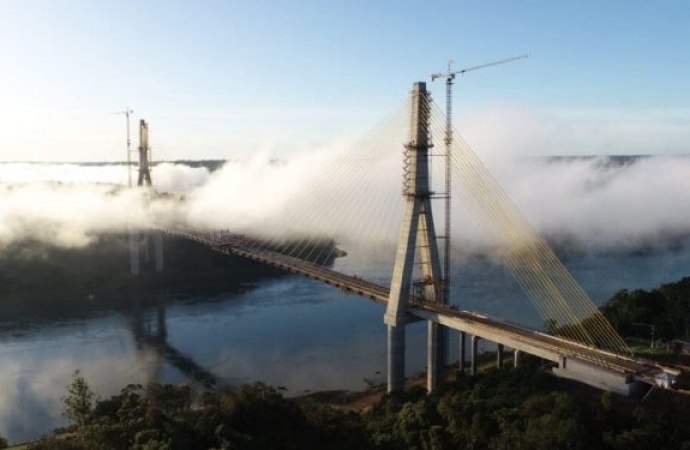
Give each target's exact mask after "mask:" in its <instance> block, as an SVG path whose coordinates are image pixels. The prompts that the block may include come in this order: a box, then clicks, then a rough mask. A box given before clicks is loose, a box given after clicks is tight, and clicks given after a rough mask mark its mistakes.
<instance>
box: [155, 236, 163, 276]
mask: <svg viewBox="0 0 690 450" xmlns="http://www.w3.org/2000/svg"><path fill="white" fill-rule="evenodd" d="M153 247H154V253H155V256H156V272H162V271H163V268H164V267H165V260H164V259H163V232H161V231H160V230H158V231H154V235H153Z"/></svg>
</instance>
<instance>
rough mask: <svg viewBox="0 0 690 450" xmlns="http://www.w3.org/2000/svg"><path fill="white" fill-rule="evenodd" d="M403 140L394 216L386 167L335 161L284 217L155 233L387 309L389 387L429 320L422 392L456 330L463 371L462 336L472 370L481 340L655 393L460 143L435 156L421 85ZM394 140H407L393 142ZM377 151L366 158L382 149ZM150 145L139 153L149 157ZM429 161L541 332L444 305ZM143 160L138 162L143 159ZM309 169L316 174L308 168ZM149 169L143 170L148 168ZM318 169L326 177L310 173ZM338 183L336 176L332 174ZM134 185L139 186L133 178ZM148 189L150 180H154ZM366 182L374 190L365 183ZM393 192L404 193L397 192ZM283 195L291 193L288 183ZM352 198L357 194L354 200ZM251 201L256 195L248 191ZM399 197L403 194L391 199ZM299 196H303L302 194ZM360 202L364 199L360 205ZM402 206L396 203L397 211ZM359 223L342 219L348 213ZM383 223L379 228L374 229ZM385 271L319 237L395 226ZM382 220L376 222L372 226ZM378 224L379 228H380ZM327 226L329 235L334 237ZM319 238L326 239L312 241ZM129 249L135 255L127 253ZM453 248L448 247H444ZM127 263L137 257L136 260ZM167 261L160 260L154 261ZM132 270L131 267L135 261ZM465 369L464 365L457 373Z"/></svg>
mask: <svg viewBox="0 0 690 450" xmlns="http://www.w3.org/2000/svg"><path fill="white" fill-rule="evenodd" d="M402 117H404V118H405V119H406V127H407V129H408V139H407V141H406V142H405V143H404V145H402V147H403V152H402V153H403V185H402V197H403V202H400V201H399V200H398V205H399V206H402V210H400V208H399V206H398V207H394V208H390V206H388V205H389V203H387V202H383V201H381V200H380V199H381V196H382V192H381V191H385V190H386V189H388V190H390V186H387V187H386V188H385V189H384V188H382V189H377V188H378V187H382V186H383V185H382V182H383V181H387V180H386V179H387V175H388V173H387V172H386V171H385V169H386V168H387V167H385V166H379V165H378V164H379V162H378V159H376V158H375V157H374V156H375V154H374V155H372V153H369V154H368V155H366V156H364V157H363V156H361V155H360V156H358V157H357V158H355V159H354V160H355V161H357V163H355V164H347V163H341V164H339V165H338V166H337V167H336V169H335V171H333V172H328V173H329V178H321V179H318V178H317V179H315V180H311V181H312V183H311V184H310V186H311V189H309V190H308V192H307V194H308V195H307V196H302V197H301V199H302V200H300V201H299V202H295V201H294V200H292V201H291V202H290V203H289V204H288V205H287V207H286V208H284V211H285V214H283V215H279V216H277V217H278V218H277V219H276V218H274V219H266V218H264V220H263V221H262V224H261V225H262V226H258V225H257V223H256V221H249V220H246V219H247V218H246V217H242V216H240V217H238V218H237V219H238V220H237V221H236V224H235V225H236V226H231V227H230V230H229V231H223V232H221V231H208V230H203V229H199V227H194V228H190V227H189V226H185V225H174V226H171V225H165V226H164V225H161V223H162V222H160V221H159V222H157V223H158V224H159V225H155V226H153V228H154V229H156V230H157V231H159V232H163V233H165V234H168V235H174V236H178V237H182V238H185V239H190V240H194V241H197V242H199V243H201V244H203V245H206V246H208V247H210V248H212V249H214V250H216V251H219V252H223V253H226V254H228V255H234V256H237V257H243V258H248V259H251V260H254V261H258V262H260V263H263V264H268V265H271V266H274V267H278V268H280V269H283V270H287V271H289V272H292V273H296V274H300V275H303V276H307V277H309V278H313V279H315V280H318V281H321V282H324V283H327V284H330V285H333V286H335V287H337V288H339V289H342V290H343V291H346V292H350V293H353V294H356V295H360V296H362V297H365V298H369V299H371V300H373V301H375V302H378V303H382V304H384V305H385V306H386V313H385V315H384V322H385V323H386V325H387V327H388V389H389V391H396V390H400V389H402V388H403V387H404V377H405V326H406V325H407V324H408V323H410V322H413V321H418V320H425V321H427V322H428V338H427V339H428V341H427V343H428V345H427V369H428V372H427V388H428V389H429V390H433V389H435V388H436V386H437V384H438V382H439V381H440V380H441V379H442V377H443V373H444V369H445V368H446V367H447V365H448V359H449V356H448V339H449V330H456V331H458V332H460V339H461V345H460V353H461V354H460V361H461V362H464V361H465V350H466V342H465V341H466V338H467V335H471V340H472V342H471V345H470V346H469V347H470V350H471V351H470V360H471V370H472V372H474V371H475V370H476V359H477V340H478V339H480V338H481V339H486V340H489V341H492V342H495V343H497V344H498V353H497V354H498V362H499V364H501V363H502V358H503V352H504V347H509V348H512V349H513V350H514V351H515V363H517V361H518V359H519V358H518V355H519V354H520V352H525V353H529V354H533V355H536V356H538V357H540V358H543V359H545V360H548V361H551V362H553V363H554V369H553V370H554V372H555V373H557V374H558V375H560V376H564V377H567V378H572V379H576V380H579V381H582V382H585V383H588V384H591V385H593V386H597V387H599V388H602V389H606V390H611V391H614V392H619V393H622V394H630V393H633V392H634V391H635V390H636V389H637V387H638V386H639V383H640V382H643V383H648V384H654V382H655V377H656V376H657V375H659V374H661V373H663V372H664V368H662V367H659V366H657V365H655V364H653V363H648V362H646V361H642V360H638V359H636V358H634V357H633V355H632V352H631V351H630V349H629V348H628V347H627V345H626V344H625V342H624V341H623V339H622V338H621V337H620V336H619V335H618V334H617V333H616V331H615V330H614V329H613V327H612V326H611V325H610V324H609V323H608V321H607V320H606V319H605V318H604V317H603V315H602V314H601V312H600V311H599V310H598V308H597V307H596V306H595V305H594V303H593V302H592V301H591V300H590V299H589V297H588V296H587V294H586V293H585V292H584V291H583V290H582V289H581V288H580V287H579V286H578V285H577V283H576V282H575V280H574V279H573V278H572V276H570V274H569V273H568V271H567V270H566V269H565V267H564V266H563V265H562V264H561V263H560V261H559V260H558V258H557V257H556V255H555V254H554V252H553V251H552V250H551V249H550V248H549V246H548V245H547V244H546V243H545V241H544V240H542V239H541V238H540V237H539V236H538V234H537V233H536V231H535V230H534V228H533V227H532V226H531V225H530V224H529V223H528V221H527V220H526V219H525V218H524V216H523V215H522V214H521V212H520V211H519V209H518V208H517V206H516V205H515V204H514V203H513V202H512V201H511V200H510V199H509V197H508V195H507V193H506V192H505V191H504V190H503V188H502V187H501V186H500V184H499V183H498V182H497V181H496V179H495V178H494V177H493V176H492V175H491V174H490V173H489V171H488V170H487V169H486V167H485V166H484V165H483V164H482V163H481V161H480V160H479V159H478V158H477V157H476V155H475V154H474V153H473V152H472V150H471V148H470V147H469V146H468V145H467V144H466V143H465V142H464V141H463V140H461V139H457V140H455V142H456V143H455V145H454V146H453V147H452V148H450V149H449V150H448V151H449V152H450V154H446V155H439V154H438V153H434V150H433V147H434V144H433V139H432V136H433V135H437V136H444V135H447V132H444V130H443V125H444V117H443V114H442V113H440V111H439V110H438V109H436V108H435V107H434V106H433V104H432V103H431V99H430V96H429V94H428V92H427V90H426V86H425V84H424V83H415V85H414V87H413V90H412V93H411V96H410V102H409V104H408V105H406V108H405V109H404V113H403V115H402ZM400 140H401V141H403V140H404V138H402V137H401V138H400ZM372 142H373V144H372V143H370V144H367V145H364V147H365V148H367V149H377V148H379V147H378V145H379V144H378V143H377V141H376V139H373V140H372ZM147 146H148V143H147V142H146V144H145V145H144V144H142V146H141V147H140V152H141V151H142V149H143V151H144V152H145V150H146V147H147ZM434 156H447V157H448V160H449V161H450V162H451V163H452V166H453V172H454V173H456V174H457V175H458V176H457V183H458V187H459V188H460V189H454V192H459V193H460V197H461V199H462V200H463V203H464V204H465V205H466V207H467V208H468V209H470V210H471V211H472V212H473V214H474V216H475V217H476V218H477V220H478V222H479V224H480V227H481V228H482V229H483V230H485V231H486V233H487V235H488V236H489V237H490V243H491V248H492V251H493V253H495V254H496V255H498V256H500V258H501V260H502V261H503V263H504V264H505V266H506V268H507V269H508V270H509V271H510V272H511V274H512V275H513V277H514V278H515V280H516V281H517V283H518V284H519V285H520V286H521V287H522V289H523V291H524V292H525V295H526V297H527V298H528V299H529V300H530V301H531V303H532V305H533V306H534V308H535V309H536V310H537V311H538V312H539V314H540V317H541V318H542V319H543V321H544V323H545V324H546V325H547V332H541V331H537V330H534V329H530V328H528V327H524V326H521V325H516V324H513V323H510V322H509V321H505V320H502V319H498V318H494V317H489V316H487V315H484V314H481V313H475V312H469V311H464V310H462V308H461V304H460V305H454V304H453V302H452V301H451V299H452V294H451V293H449V291H448V284H447V283H446V280H447V277H449V276H450V274H449V273H448V271H446V273H443V272H442V269H441V267H442V265H441V256H442V251H441V248H440V247H439V245H438V241H439V240H440V239H450V236H451V231H450V228H447V229H446V231H445V233H446V235H443V236H439V235H437V233H436V229H435V226H434V214H433V206H432V205H433V201H434V200H435V199H437V198H443V199H444V200H445V199H447V198H448V195H449V192H444V191H443V190H441V191H440V192H439V191H438V190H437V189H435V188H434V183H433V179H432V178H433V177H432V175H433V173H432V170H431V169H430V167H431V165H432V164H431V161H432V159H433V157H434ZM144 158H145V156H144ZM315 165H316V164H315ZM143 166H144V167H145V168H146V170H147V171H148V165H147V164H146V165H143ZM362 168H366V169H368V171H369V173H370V175H371V173H373V174H374V175H373V177H370V178H369V181H366V182H360V181H358V182H356V183H354V184H352V185H351V186H350V188H351V190H350V191H347V192H343V191H342V190H341V187H339V186H337V185H335V186H334V183H333V181H334V179H335V178H336V177H335V175H337V176H338V177H341V178H342V177H351V176H353V174H356V173H357V172H358V170H357V169H362ZM314 169H315V171H317V172H318V171H321V169H322V168H321V167H318V166H317V167H314ZM334 174H335V175H334ZM139 178H140V180H141V179H142V178H144V179H145V178H146V177H142V176H140V177H139ZM149 179H150V178H149ZM372 180H373V181H372ZM397 186H399V184H397ZM283 188H284V189H289V188H290V186H288V185H284V186H283ZM353 191H354V193H353ZM244 195H246V196H247V198H248V201H249V202H251V196H252V192H251V191H249V192H245V193H244ZM396 196H397V198H398V199H399V198H400V191H398V192H397V195H396ZM297 197H298V198H300V197H299V196H297ZM365 199H366V200H365ZM400 203H402V205H400ZM353 205H354V207H355V208H357V210H358V213H357V214H348V206H353ZM382 218H383V221H381V219H382ZM401 218H402V224H401V225H400V228H399V232H398V240H397V245H396V246H395V258H394V264H393V268H392V273H390V274H388V277H387V279H386V277H385V276H383V277H382V276H381V274H380V273H377V274H366V273H365V274H354V273H353V274H348V273H344V272H342V271H336V270H333V269H332V268H330V267H329V263H332V262H333V260H334V259H335V258H338V257H340V256H342V254H341V253H339V252H340V250H338V248H337V246H336V245H335V242H334V241H328V240H324V239H323V237H319V236H320V235H321V234H325V235H332V236H335V237H336V239H338V240H340V239H343V238H342V234H341V233H342V230H343V229H348V230H352V229H355V230H357V231H358V232H359V233H360V235H368V236H371V235H372V234H373V235H376V234H378V235H380V236H382V237H384V238H387V239H390V236H391V235H394V234H395V233H394V232H392V231H391V228H390V225H391V222H392V223H397V224H400V219H401ZM374 219H377V220H374ZM382 223H383V224H382ZM331 226H332V227H333V228H330V227H331ZM318 232H321V233H318ZM132 248H135V246H134V245H133V247H132ZM446 248H449V247H446ZM133 254H134V253H133ZM161 256H162V255H161ZM132 261H133V267H134V266H135V265H136V267H137V270H138V262H137V263H135V261H136V257H135V256H133V259H132ZM462 367H464V365H463V366H462Z"/></svg>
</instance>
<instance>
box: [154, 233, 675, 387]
mask: <svg viewBox="0 0 690 450" xmlns="http://www.w3.org/2000/svg"><path fill="white" fill-rule="evenodd" d="M157 229H158V230H159V231H162V232H163V233H165V234H168V235H173V236H178V237H182V238H185V239H189V240H192V241H196V242H199V243H201V244H204V245H206V246H208V247H211V248H212V249H213V250H215V251H218V252H221V253H225V254H227V255H236V256H241V257H244V258H247V259H250V260H253V261H257V262H260V263H263V264H267V265H269V266H272V267H276V268H279V269H282V270H285V271H287V272H290V273H294V274H299V275H303V276H306V277H308V278H312V279H315V280H318V281H321V282H324V283H326V284H330V285H332V286H334V287H337V288H340V289H341V290H342V291H344V292H347V293H352V294H355V295H359V296H361V297H364V298H368V299H371V300H373V301H374V302H377V303H381V304H386V303H387V302H388V296H389V292H390V289H389V288H388V287H386V286H381V285H379V284H376V283H373V282H370V281H366V280H363V279H361V278H358V277H355V276H351V275H346V274H343V273H340V272H336V271H334V270H331V269H328V268H326V267H324V266H321V265H318V264H315V263H311V262H308V261H304V260H302V259H298V258H295V257H292V256H288V255H284V254H281V253H278V252H276V251H272V250H266V249H261V248H260V242H259V241H256V240H252V239H251V238H248V237H246V236H241V235H232V234H224V233H217V232H199V231H197V230H185V229H178V228H157ZM409 305H411V306H410V307H408V313H409V314H410V321H411V322H412V321H414V320H415V318H417V319H424V320H431V321H434V322H437V323H440V324H442V325H444V326H446V327H448V328H451V329H453V330H457V331H462V332H465V333H469V334H471V335H474V336H478V337H480V338H482V339H486V340H489V341H492V342H495V343H497V344H503V345H504V346H506V347H510V348H513V349H517V350H520V351H522V352H525V353H528V354H531V355H535V356H538V357H540V358H542V359H545V360H548V361H552V362H554V363H556V364H558V365H559V366H560V367H564V366H565V361H566V360H571V361H572V360H575V361H581V362H584V363H587V364H589V365H594V366H598V367H600V368H601V369H603V370H605V371H608V372H613V373H618V374H627V375H631V376H634V377H635V378H636V379H637V380H639V381H642V382H645V383H648V384H653V383H654V376H655V375H657V374H659V373H661V372H662V369H661V368H660V367H658V366H656V365H654V364H653V363H652V362H648V361H643V360H637V359H632V358H629V357H626V356H621V355H617V354H614V353H611V352H607V351H605V350H601V349H597V348H594V347H590V346H586V345H584V344H580V343H577V342H572V341H569V340H566V339H564V338H561V337H558V336H553V335H549V334H546V333H542V332H539V331H535V330H532V329H529V328H526V327H522V326H520V325H517V324H513V323H510V322H507V321H504V320H501V319H497V318H493V317H489V316H486V315H483V314H479V313H475V312H470V311H462V310H457V309H456V308H454V307H453V306H452V305H443V304H439V303H432V302H427V301H423V300H422V299H420V298H418V297H415V296H411V297H410V302H409Z"/></svg>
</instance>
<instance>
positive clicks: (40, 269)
mask: <svg viewBox="0 0 690 450" xmlns="http://www.w3.org/2000/svg"><path fill="white" fill-rule="evenodd" d="M163 242H164V259H165V269H164V270H163V271H162V272H160V273H158V272H156V271H155V268H154V260H153V258H154V250H153V240H152V239H149V243H148V245H147V246H144V247H143V248H142V253H141V266H142V268H141V274H140V275H139V276H133V275H131V270H130V256H129V247H128V236H127V235H122V234H107V235H100V236H98V237H96V238H95V240H94V242H93V243H92V244H91V245H88V246H87V247H84V248H61V247H54V246H50V245H46V244H45V243H42V242H38V241H30V240H24V241H18V242H15V243H12V244H11V245H9V246H8V247H6V248H5V249H4V250H3V255H2V258H0V285H1V286H2V290H0V317H3V318H5V319H8V320H12V319H14V318H18V317H27V316H28V317H35V318H38V317H55V316H56V315H59V316H62V315H71V314H73V313H85V312H89V311H94V310H101V309H120V308H125V309H126V308H129V307H130V306H131V305H130V304H129V303H130V302H129V301H128V299H130V298H132V297H133V296H134V295H136V296H137V297H138V298H143V299H146V298H153V297H155V296H147V295H146V293H147V292H149V293H153V292H156V291H160V290H164V291H165V292H167V293H168V294H170V295H175V293H180V294H184V293H194V294H202V293H204V292H214V293H216V292H239V291H242V290H245V289H247V288H249V287H251V286H252V284H253V283H256V282H257V281H259V280H261V279H264V278H266V277H277V276H281V275H282V272H280V271H279V270H278V269H274V268H271V267H269V266H266V265H263V264H259V263H256V262H253V261H250V260H247V259H243V258H238V257H230V256H227V255H223V254H220V253H218V252H214V251H212V250H211V249H209V248H207V247H204V246H203V245H200V244H198V243H195V242H191V241H187V240H184V239H179V238H172V237H167V236H166V237H165V238H164V240H163Z"/></svg>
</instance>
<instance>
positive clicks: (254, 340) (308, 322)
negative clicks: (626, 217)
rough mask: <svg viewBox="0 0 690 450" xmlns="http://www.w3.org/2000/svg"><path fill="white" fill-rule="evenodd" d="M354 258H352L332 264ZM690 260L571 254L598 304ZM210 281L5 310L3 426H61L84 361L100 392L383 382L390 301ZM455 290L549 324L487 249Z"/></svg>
mask: <svg viewBox="0 0 690 450" xmlns="http://www.w3.org/2000/svg"><path fill="white" fill-rule="evenodd" d="M350 263H351V262H349V261H348V260H347V257H345V258H342V259H340V260H338V261H336V263H335V268H336V269H338V268H339V266H346V265H348V264H350ZM689 263H690V249H688V248H687V247H683V248H681V249H676V250H674V251H663V252H660V251H657V252H654V251H651V252H643V253H640V254H616V255H601V254H600V255H595V256H592V255H589V256H583V255H580V256H577V257H569V258H567V259H566V265H567V266H568V268H569V269H570V270H571V272H572V273H573V275H574V277H575V278H576V279H577V280H578V281H579V282H580V284H581V285H582V286H583V287H584V289H585V290H586V291H587V292H588V293H589V294H590V296H591V297H592V298H593V299H594V300H595V301H596V302H597V303H599V304H601V303H603V302H604V301H606V300H607V299H608V298H610V297H611V296H612V295H613V294H614V293H615V292H616V291H617V290H619V289H621V288H652V287H655V286H657V285H659V284H660V283H663V282H670V281H675V280H678V279H680V278H682V277H684V276H687V275H688V270H687V269H688V267H690V265H689ZM200 292H201V291H200ZM203 292H204V293H199V294H196V293H194V292H193V291H191V292H190V291H187V292H185V293H180V292H170V291H168V290H165V289H160V290H158V291H155V292H149V293H148V294H145V295H149V296H154V297H155V299H146V300H150V301H149V302H148V303H149V304H151V303H153V304H154V305H157V306H148V307H142V308H135V307H132V308H129V309H125V310H118V311H110V310H100V311H95V312H92V313H89V314H87V315H84V316H79V317H69V318H64V319H59V320H57V319H56V320H48V319H37V320H28V321H27V320H21V321H13V320H12V318H11V317H5V318H4V320H3V322H2V328H1V329H0V358H1V360H2V364H1V365H0V392H2V395H1V396H0V434H2V435H3V436H5V437H7V438H8V439H10V441H12V442H20V441H24V440H28V439H33V438H36V437H37V436H39V435H41V434H43V433H47V432H49V431H51V430H52V429H53V428H55V427H57V426H61V425H64V424H65V423H66V422H65V419H64V418H63V417H62V416H61V410H62V403H61V397H62V396H63V395H64V393H65V386H66V385H67V384H68V383H69V382H70V378H71V376H72V374H73V373H74V371H75V370H79V371H80V372H81V373H82V374H83V375H84V376H86V378H87V379H88V381H89V382H90V383H91V386H92V387H93V389H94V390H95V391H96V392H97V394H98V395H99V396H101V397H108V396H110V395H113V394H115V393H117V392H119V389H121V388H122V387H123V386H125V385H126V384H128V383H146V382H149V381H153V380H155V381H161V382H166V383H191V384H193V385H195V386H197V388H198V389H202V388H203V387H202V382H203V380H204V379H205V378H204V377H213V378H215V379H216V380H217V382H218V383H220V384H227V385H232V386H236V385H239V384H242V383H251V382H253V381H258V380H260V381H265V382H267V383H270V384H272V385H274V386H277V387H279V389H281V391H282V392H283V393H284V394H285V395H287V396H293V395H299V394H302V393H305V392H309V391H314V390H328V389H364V388H366V387H367V385H368V384H371V383H383V382H384V381H385V376H386V373H385V361H386V360H385V352H386V340H385V335H386V333H385V328H384V325H383V321H382V315H383V312H384V309H383V307H382V306H381V305H377V304H374V303H372V302H370V301H368V300H365V299H362V298H359V297H356V296H352V295H346V294H344V293H342V292H340V291H339V290H337V289H334V288H332V287H330V286H327V285H322V284H320V283H318V282H316V281H312V280H309V279H305V278H301V277H298V276H283V277H271V278H264V279H263V280H261V281H258V282H257V281H252V282H248V283H247V285H246V286H244V289H243V290H241V291H239V292H237V291H233V292H222V291H221V292H208V291H207V290H204V291H203ZM452 292H453V302H454V303H455V304H458V305H460V306H461V307H462V308H465V309H470V310H476V311H482V312H486V313H489V314H492V315H495V316H498V317H501V318H504V319H507V320H511V321H515V322H519V323H524V324H529V325H532V326H536V327H538V326H540V324H541V322H540V319H539V318H538V317H537V316H536V313H533V310H534V308H532V307H531V306H530V305H529V303H528V302H527V300H526V299H525V298H524V296H523V295H522V294H521V292H520V291H519V288H518V287H517V285H516V283H515V282H514V281H513V280H512V279H511V277H510V275H509V274H508V273H507V272H506V271H505V270H504V269H503V268H502V267H501V266H500V265H496V264H493V263H491V262H489V261H487V260H484V259H469V260H467V261H464V262H456V264H455V265H454V267H453V285H452ZM128 295H131V294H128ZM125 297H126V295H124V294H123V301H126V302H130V303H131V304H132V305H135V304H136V303H137V302H136V300H137V299H131V298H125ZM424 339H425V327H424V324H422V323H419V324H413V325H411V326H409V327H408V334H407V344H408V351H407V358H408V359H407V373H408V374H415V373H418V372H420V371H422V370H424V364H425V355H424V344H425V342H424ZM454 341H455V340H454ZM456 354H457V348H452V349H451V356H452V357H454V355H456Z"/></svg>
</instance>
